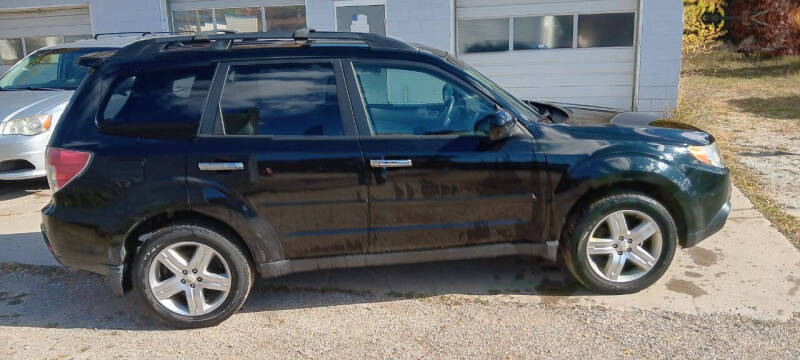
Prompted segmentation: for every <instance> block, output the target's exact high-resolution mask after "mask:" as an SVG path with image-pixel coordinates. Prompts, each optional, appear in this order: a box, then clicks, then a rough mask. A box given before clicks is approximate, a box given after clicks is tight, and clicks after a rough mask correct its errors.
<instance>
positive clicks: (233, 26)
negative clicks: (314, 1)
mask: <svg viewBox="0 0 800 360" xmlns="http://www.w3.org/2000/svg"><path fill="white" fill-rule="evenodd" d="M304 27H306V7H305V6H303V5H290V6H266V7H265V6H257V7H244V8H226V9H197V10H175V11H173V12H172V29H173V31H177V32H190V33H194V32H199V31H214V30H234V31H236V32H258V31H295V30H297V29H302V28H304Z"/></svg>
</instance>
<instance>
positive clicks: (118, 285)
mask: <svg viewBox="0 0 800 360" xmlns="http://www.w3.org/2000/svg"><path fill="white" fill-rule="evenodd" d="M47 224H48V217H47V216H46V215H43V216H42V225H41V230H42V239H44V243H45V245H47V250H49V251H50V254H52V255H53V258H55V259H56V261H58V263H59V264H61V265H63V266H65V267H68V268H70V269H77V270H85V271H89V272H93V273H96V274H100V275H103V276H106V277H107V279H108V283H109V285H110V286H111V289H112V290H113V291H114V294H116V295H122V294H124V292H125V291H124V289H123V285H122V281H123V274H124V264H122V265H110V264H103V263H98V262H95V261H90V260H88V259H87V258H76V257H69V256H62V255H59V254H57V253H56V250H55V248H54V247H53V244H52V243H51V242H50V237H49V236H48V235H47V233H48V231H47Z"/></svg>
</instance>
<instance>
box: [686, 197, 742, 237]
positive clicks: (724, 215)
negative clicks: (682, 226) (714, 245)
mask: <svg viewBox="0 0 800 360" xmlns="http://www.w3.org/2000/svg"><path fill="white" fill-rule="evenodd" d="M730 212H731V201H730V199H729V200H728V202H726V203H725V205H723V206H722V208H721V209H719V212H717V214H716V215H714V217H713V218H712V219H711V221H709V222H708V224H707V225H706V226H705V227H704V228H702V229H700V230H697V231H695V232H691V233H688V234H686V242H685V243H684V247H692V246H695V245H697V244H698V243H700V242H701V241H703V240H705V239H707V238H709V237H711V235H714V234H716V233H717V232H718V231H720V230H722V227H723V226H725V222H726V221H727V220H728V214H730Z"/></svg>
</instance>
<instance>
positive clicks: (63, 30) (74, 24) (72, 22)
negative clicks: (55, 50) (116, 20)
mask: <svg viewBox="0 0 800 360" xmlns="http://www.w3.org/2000/svg"><path fill="white" fill-rule="evenodd" d="M91 37H92V21H91V19H90V17H89V7H88V6H75V7H67V8H62V9H52V10H36V11H33V10H27V11H23V10H20V11H8V12H0V74H2V73H3V72H5V71H6V70H8V68H10V67H11V65H14V64H15V63H16V62H17V61H19V60H20V59H22V58H23V57H25V56H26V55H28V54H30V53H32V52H34V51H36V50H38V49H40V48H43V47H45V46H51V45H57V44H61V43H69V42H73V41H77V40H81V39H88V38H91Z"/></svg>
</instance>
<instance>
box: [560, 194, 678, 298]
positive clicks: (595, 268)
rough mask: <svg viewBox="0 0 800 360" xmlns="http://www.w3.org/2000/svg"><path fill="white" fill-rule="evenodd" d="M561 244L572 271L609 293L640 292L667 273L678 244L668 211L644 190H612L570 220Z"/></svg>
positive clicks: (590, 284) (588, 282)
mask: <svg viewBox="0 0 800 360" xmlns="http://www.w3.org/2000/svg"><path fill="white" fill-rule="evenodd" d="M563 240H564V241H563V242H562V244H561V246H560V248H561V253H562V256H563V257H564V260H565V263H566V264H567V267H568V268H569V270H570V272H571V273H572V275H573V276H574V277H575V278H576V279H578V281H580V282H581V283H582V284H583V285H584V286H586V287H587V288H589V289H591V290H594V291H597V292H601V293H608V294H623V293H632V292H637V291H640V290H642V289H644V288H646V287H648V286H650V285H651V284H653V283H654V282H655V281H656V280H658V279H659V278H661V276H662V275H664V273H665V272H666V270H667V268H668V267H669V265H670V263H671V262H672V258H673V257H674V255H675V248H676V246H677V242H678V238H677V228H676V225H675V221H674V220H673V219H672V216H671V215H670V213H669V211H668V210H667V209H666V208H665V207H664V206H663V205H661V204H660V203H659V202H658V201H656V200H654V199H652V198H650V197H648V196H646V195H642V194H636V193H625V194H616V195H611V196H608V197H605V198H602V199H600V200H598V201H595V202H593V203H592V204H590V205H589V206H588V207H587V208H586V209H585V210H583V211H582V212H580V213H577V214H573V216H572V217H571V218H570V219H569V220H568V224H567V227H566V230H565V232H564V239H563Z"/></svg>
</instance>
